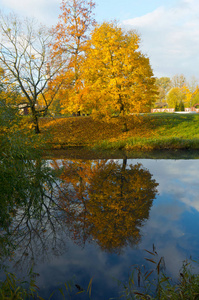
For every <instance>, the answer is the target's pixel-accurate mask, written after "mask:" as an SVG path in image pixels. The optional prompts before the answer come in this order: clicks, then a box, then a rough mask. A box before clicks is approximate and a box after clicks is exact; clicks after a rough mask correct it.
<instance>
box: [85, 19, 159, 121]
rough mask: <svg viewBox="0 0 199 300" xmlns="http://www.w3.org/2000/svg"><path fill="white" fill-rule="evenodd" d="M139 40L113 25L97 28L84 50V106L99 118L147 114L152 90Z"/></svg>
mask: <svg viewBox="0 0 199 300" xmlns="http://www.w3.org/2000/svg"><path fill="white" fill-rule="evenodd" d="M139 42H140V38H139V36H138V35H137V34H136V33H135V32H133V31H124V30H123V29H122V28H121V27H119V26H118V25H117V24H115V23H107V22H105V23H103V24H102V25H97V26H96V27H95V29H94V30H93V32H92V34H91V39H90V40H89V41H88V46H87V48H86V58H85V61H84V65H83V80H84V84H85V88H86V94H85V97H86V99H87V103H88V104H89V105H90V107H91V108H92V110H93V111H94V112H97V113H98V114H99V115H105V116H111V115H112V113H113V112H115V113H118V114H119V115H120V116H123V117H125V115H127V114H129V113H139V112H141V111H142V112H147V111H149V110H150V107H151V104H152V103H153V101H155V96H156V87H155V79H154V77H153V72H152V69H151V66H150V63H149V59H148V58H147V57H146V56H145V55H143V54H142V53H141V52H140V51H139Z"/></svg>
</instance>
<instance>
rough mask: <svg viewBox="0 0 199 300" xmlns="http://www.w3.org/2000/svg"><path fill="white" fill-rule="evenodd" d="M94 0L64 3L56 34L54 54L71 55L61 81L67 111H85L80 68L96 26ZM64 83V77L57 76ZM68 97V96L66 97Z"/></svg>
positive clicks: (55, 30)
mask: <svg viewBox="0 0 199 300" xmlns="http://www.w3.org/2000/svg"><path fill="white" fill-rule="evenodd" d="M94 7H95V3H94V1H93V0H68V1H64V0H62V4H61V14H60V16H59V22H58V23H57V25H56V27H55V28H53V31H54V33H55V35H56V40H55V43H54V44H53V49H54V54H57V53H59V54H61V55H62V56H64V55H67V57H68V59H67V64H66V69H65V71H64V73H62V75H61V78H62V80H63V81H64V83H65V85H64V87H63V88H62V91H61V93H62V98H64V101H63V102H62V106H63V111H64V112H65V111H69V112H72V111H73V112H74V111H75V112H78V113H80V111H81V109H82V97H81V88H82V80H81V71H80V66H81V64H82V60H83V57H84V51H85V48H86V46H87V40H88V33H89V31H90V29H91V28H92V26H93V25H94V24H95V20H94V13H93V9H94ZM57 80H58V81H59V80H60V77H57ZM64 95H65V96H64Z"/></svg>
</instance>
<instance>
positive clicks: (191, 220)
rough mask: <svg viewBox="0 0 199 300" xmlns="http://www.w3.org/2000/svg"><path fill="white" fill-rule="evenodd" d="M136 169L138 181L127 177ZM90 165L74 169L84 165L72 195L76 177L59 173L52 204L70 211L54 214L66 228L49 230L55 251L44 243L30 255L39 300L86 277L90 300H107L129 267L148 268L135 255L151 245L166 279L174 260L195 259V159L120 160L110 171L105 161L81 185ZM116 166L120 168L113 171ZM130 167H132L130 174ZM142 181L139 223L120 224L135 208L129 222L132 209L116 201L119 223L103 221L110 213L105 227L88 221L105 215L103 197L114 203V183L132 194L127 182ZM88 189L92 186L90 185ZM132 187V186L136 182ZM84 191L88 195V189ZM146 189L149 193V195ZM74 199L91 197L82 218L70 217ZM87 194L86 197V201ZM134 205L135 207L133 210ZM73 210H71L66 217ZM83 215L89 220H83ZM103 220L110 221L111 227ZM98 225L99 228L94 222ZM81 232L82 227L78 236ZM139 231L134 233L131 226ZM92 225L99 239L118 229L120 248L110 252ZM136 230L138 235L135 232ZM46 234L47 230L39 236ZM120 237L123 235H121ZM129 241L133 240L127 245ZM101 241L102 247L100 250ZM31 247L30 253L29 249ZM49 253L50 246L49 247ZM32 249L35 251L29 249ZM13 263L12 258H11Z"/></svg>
mask: <svg viewBox="0 0 199 300" xmlns="http://www.w3.org/2000/svg"><path fill="white" fill-rule="evenodd" d="M137 163H139V164H141V165H139V166H140V167H139V168H140V169H141V170H142V172H143V170H145V172H146V173H142V174H141V175H138V173H136V172H138V169H139V168H137V169H136V170H135V165H136V164H137ZM64 164H66V165H67V162H64V161H62V162H61V161H59V165H64ZM78 164H79V163H77V165H78ZM93 164H95V162H93V163H92V164H90V163H89V162H88V161H87V163H86V164H85V165H84V163H83V164H82V165H81V167H83V166H85V168H84V170H86V172H85V174H84V175H81V176H82V178H83V180H84V181H85V185H84V186H83V185H82V189H81V193H79V188H80V183H78V184H77V182H78V181H79V177H78V176H79V173H78V176H77V173H75V172H74V170H70V172H69V173H67V172H68V171H67V172H65V179H67V180H66V181H65V184H64V185H63V186H62V194H59V199H61V200H60V202H59V205H60V206H61V207H62V209H63V208H64V209H65V208H68V207H69V206H70V205H71V207H70V208H71V209H70V212H67V211H66V210H65V213H66V215H64V216H63V215H62V218H63V219H62V220H64V222H66V224H67V229H66V226H65V225H64V224H65V223H64V222H62V224H61V226H60V225H59V228H58V227H57V228H58V231H57V233H56V234H57V241H60V240H61V244H59V243H58V242H57V244H56V245H57V247H58V248H59V247H60V249H59V250H60V251H53V249H51V248H52V245H51V244H50V243H48V245H47V246H45V247H46V248H45V249H43V252H41V251H40V252H39V254H38V253H37V258H36V259H35V267H34V271H35V272H37V273H38V274H39V276H38V278H37V283H38V285H39V287H40V290H41V295H42V296H43V297H48V296H49V295H50V292H51V291H52V290H54V289H56V288H57V286H59V284H60V283H62V282H65V281H67V280H69V279H71V278H72V277H73V275H75V276H76V278H75V281H76V282H77V283H78V284H80V285H82V286H84V287H86V286H87V284H88V282H89V280H90V278H91V277H93V288H92V295H93V299H108V298H109V297H114V296H118V293H117V291H118V288H117V280H120V281H125V280H126V279H127V277H128V274H129V271H130V268H131V266H132V265H134V264H140V265H141V264H143V263H145V264H146V265H148V264H147V263H146V261H145V260H144V257H146V256H147V255H146V253H145V252H144V251H143V250H144V249H148V250H151V249H152V245H153V244H154V245H155V246H156V249H157V251H158V253H159V255H160V256H164V257H165V262H166V267H167V270H168V272H169V273H170V274H172V275H174V276H177V274H178V271H179V269H180V267H181V266H182V261H183V260H184V259H185V258H187V257H189V256H190V255H192V256H193V257H194V258H198V249H199V237H198V229H199V199H198V195H199V185H198V179H199V176H198V169H199V161H198V160H150V159H133V160H131V159H128V160H127V162H126V161H125V162H124V160H114V161H112V162H111V164H110V161H108V162H106V164H103V163H102V164H101V169H99V168H98V175H99V174H100V176H101V179H99V178H95V176H94V177H92V181H91V180H89V178H90V177H89V176H93V175H92V174H91V173H92V172H91V169H92V168H91V165H93ZM107 165H108V166H109V167H108V169H106V172H105V171H104V170H105V168H107ZM119 165H120V167H118V166H119ZM130 165H132V166H133V167H130ZM110 166H111V167H110ZM54 167H55V165H54ZM78 167H79V165H78ZM102 167H103V168H102ZM118 168H119V169H118ZM113 169H114V170H116V173H117V176H115V175H113V174H112V173H111V172H112V170H113ZM124 169H125V172H127V171H128V170H131V172H132V174H134V175H133V176H134V177H133V180H132V178H131V177H128V176H127V175H124V173H122V172H123V171H124ZM84 170H82V172H84ZM99 170H100V171H99ZM146 170H147V171H146ZM148 171H149V172H148ZM107 172H109V175H110V176H112V177H110V176H109V177H108V178H111V180H112V182H115V183H114V185H112V186H110V185H108V181H109V179H107V177H104V176H105V175H104V174H105V173H107ZM128 172H129V171H128ZM128 172H127V173H128ZM147 172H148V173H149V174H148V173H147ZM62 174H63V173H62ZM72 174H73V175H74V177H73V175H72ZM121 174H123V175H124V176H123V175H121ZM125 174H126V173H125ZM135 175H136V176H135ZM125 176H127V177H126V178H127V179H125V178H124V177H125ZM150 176H152V177H150ZM72 177H73V188H71V183H69V178H72ZM145 177H147V178H148V179H147V182H148V183H146V189H148V190H147V191H148V192H147V193H148V194H149V193H151V195H150V197H149V198H146V203H147V204H146V205H145V207H143V210H144V209H146V212H145V213H143V214H141V215H140V217H139V220H141V221H136V220H134V219H135V218H134V219H132V220H130V221H129V223H128V222H127V221H126V220H127V219H128V218H127V217H125V214H124V213H123V212H125V211H126V210H127V211H128V216H129V215H130V214H131V213H132V211H133V209H135V212H136V215H139V211H138V210H137V208H135V207H134V208H133V206H132V207H131V208H129V207H130V205H129V207H128V208H127V207H126V206H125V205H124V206H121V201H120V204H118V202H117V201H115V202H114V205H115V206H114V208H113V209H114V211H117V210H119V209H120V211H121V212H120V213H119V215H120V220H121V224H120V223H119V221H117V219H115V220H114V214H113V215H111V213H113V210H111V213H110V217H109V218H108V219H107V223H106V222H105V219H106V218H105V219H103V218H104V214H103V213H102V214H101V215H100V217H99V218H97V215H96V216H95V213H96V209H97V208H99V207H101V206H103V207H104V211H108V210H110V205H109V207H108V208H106V207H105V203H107V202H109V201H110V199H111V197H112V198H113V197H114V196H115V195H114V193H113V192H111V191H113V190H116V191H117V194H118V193H121V184H122V193H124V194H125V193H126V192H129V193H133V191H134V189H135V184H134V181H135V178H138V179H142V180H143V181H144V178H145ZM62 179H63V178H62ZM111 180H110V181H111ZM125 180H126V182H128V180H129V182H131V184H129V182H128V183H125ZM154 180H155V181H154ZM93 182H94V183H95V184H93ZM155 182H156V183H158V184H159V185H158V186H157V190H158V194H156V193H155V189H156V185H155ZM66 183H67V184H66ZM81 184H82V181H81ZM109 184H110V182H109ZM75 185H76V187H77V186H78V191H77V190H74V186H75ZM102 185H103V187H104V189H106V192H104V195H103V197H102V198H103V199H104V200H103V199H102V200H100V201H102V202H99V201H98V200H96V199H101V198H100V197H101V196H102V195H101V193H100V189H101V187H102ZM130 185H131V186H132V187H131V188H130V187H129V186H130ZM136 185H137V186H138V185H139V180H138V181H137V183H136ZM90 186H91V188H90V190H88V187H90ZM150 189H151V190H152V192H151V191H149V190H150ZM63 191H64V192H63ZM85 191H86V192H85ZM68 192H69V193H71V194H70V197H68V198H67V197H66V193H68ZM89 192H90V194H89ZM138 193H142V187H140V189H139V191H138ZM80 194H81V195H80ZM126 194H127V193H126ZM126 194H125V196H124V195H123V196H124V199H125V201H127V202H128V203H130V202H131V197H130V196H128V195H126ZM61 195H62V196H61ZM74 195H75V197H74ZM82 195H83V196H84V200H86V201H87V200H88V199H92V197H94V198H93V202H95V201H98V205H97V208H96V207H93V206H92V205H91V206H89V205H87V204H86V205H87V207H86V209H85V212H84V214H82V212H81V213H78V214H76V213H75V215H74V211H77V210H76V207H75V205H76V202H77V199H78V201H79V199H80V198H81V197H80V196H82ZM87 195H89V197H90V198H89V197H88V196H87ZM93 195H94V196H93ZM132 195H133V196H132V197H134V198H135V197H136V196H135V194H132ZM140 195H141V194H140ZM142 196H143V195H142ZM71 197H73V203H72V204H70V205H69V200H71ZM78 197H79V198H78ZM154 197H155V199H154ZM63 199H64V201H65V202H64V201H63ZM137 201H139V197H138V198H137ZM82 203H83V202H82ZM79 204H80V202H78V205H79ZM64 205H65V207H64ZM100 205H101V206H100ZM117 205H119V208H117ZM139 205H141V203H140V204H139ZM74 207H75V209H74V211H73V208H74ZM147 207H148V208H147ZM107 209H108V210H107ZM88 210H89V213H87V211H88ZM147 210H148V211H147ZM99 213H100V212H99ZM114 213H115V212H114ZM77 215H78V216H77ZM75 217H78V218H79V219H78V222H76V221H75ZM111 217H112V218H113V221H112V222H111ZM64 218H65V219H64ZM83 218H86V222H85V223H83ZM98 219H99V224H98V223H95V222H97V221H96V220H98ZM84 220H85V219H84ZM122 222H124V223H122ZM93 223H95V226H93ZM109 223H112V224H110V227H109V226H108V224H109ZM59 224H60V223H59ZM85 224H86V225H85ZM122 224H124V227H123V228H121V227H122ZM132 224H133V226H132ZM82 225H85V228H86V230H85V228H84V227H82ZM140 225H141V227H139V226H140ZM56 226H57V225H56ZM97 226H101V227H100V228H101V229H100V230H101V231H100V232H101V233H103V234H104V235H105V232H109V234H110V235H111V234H112V235H113V233H114V229H116V230H117V232H119V231H120V230H121V234H122V230H123V231H124V234H123V241H122V242H121V243H122V246H121V247H119V246H118V241H114V239H113V236H112V237H111V238H112V240H111V243H109V236H108V235H107V236H106V237H105V236H103V234H99V232H97V231H96V228H97ZM111 226H112V227H111ZM117 226H118V227H117ZM74 228H75V230H74ZM124 228H125V230H124ZM132 228H133V230H132ZM137 228H138V229H139V228H140V229H139V230H138V229H137ZM83 229H84V231H83ZM48 230H49V229H48V228H47V232H48ZM128 232H129V235H128V234H127V233H128ZM74 233H75V238H74ZM80 233H81V234H82V233H84V234H85V238H83V239H82V237H80ZM131 234H132V235H133V234H134V237H133V238H132V237H131ZM116 237H119V235H118V236H117V234H116ZM104 239H105V240H106V239H107V240H106V242H104V244H103V241H104ZM126 241H127V242H126ZM107 245H109V246H110V245H112V249H110V248H109V249H108V248H107V247H108V246H107ZM116 245H117V247H116ZM113 246H115V249H116V248H117V249H116V250H115V251H114V249H113ZM34 247H36V246H35V245H34ZM53 247H55V245H54V246H53ZM34 250H35V251H36V250H37V249H34ZM28 255H29V254H28ZM28 255H27V256H28ZM16 256H18V257H20V255H19V253H17V251H16ZM27 259H28V258H27ZM25 261H26V259H25V260H24V263H23V264H22V267H23V266H24V265H25V263H26V262H25ZM149 265H150V264H149ZM20 267H21V266H20ZM55 299H59V298H58V296H56V298H55ZM60 299H61V298H60ZM74 299H76V298H74ZM77 299H81V296H78V298H77ZM82 299H83V298H82Z"/></svg>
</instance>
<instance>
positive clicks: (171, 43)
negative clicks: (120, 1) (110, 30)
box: [122, 0, 199, 77]
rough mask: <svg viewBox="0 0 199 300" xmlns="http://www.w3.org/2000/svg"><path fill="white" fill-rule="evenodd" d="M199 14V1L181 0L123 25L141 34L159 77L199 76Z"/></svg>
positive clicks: (124, 22)
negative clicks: (176, 75) (177, 75)
mask: <svg viewBox="0 0 199 300" xmlns="http://www.w3.org/2000/svg"><path fill="white" fill-rule="evenodd" d="M198 15H199V2H198V0H180V1H178V4H177V5H175V6H173V7H170V8H166V7H164V6H162V7H159V8H157V9H156V10H154V11H153V12H150V13H148V14H146V15H144V16H141V17H139V18H134V19H129V20H125V21H123V22H122V24H123V25H124V26H126V27H127V28H134V29H136V30H137V31H138V33H140V34H141V38H142V43H141V49H142V51H143V52H144V53H146V54H147V55H148V56H149V58H150V60H151V65H152V68H153V69H154V73H155V75H156V76H173V75H175V74H181V73H183V74H184V75H185V76H187V77H189V76H192V75H195V76H196V77H199V68H198V65H199V56H198V53H199V18H198Z"/></svg>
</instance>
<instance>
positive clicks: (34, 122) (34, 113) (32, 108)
mask: <svg viewBox="0 0 199 300" xmlns="http://www.w3.org/2000/svg"><path fill="white" fill-rule="evenodd" d="M31 110H32V116H33V124H34V129H35V133H36V134H38V133H40V129H39V118H38V115H37V112H36V110H35V107H34V106H33V107H31Z"/></svg>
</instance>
